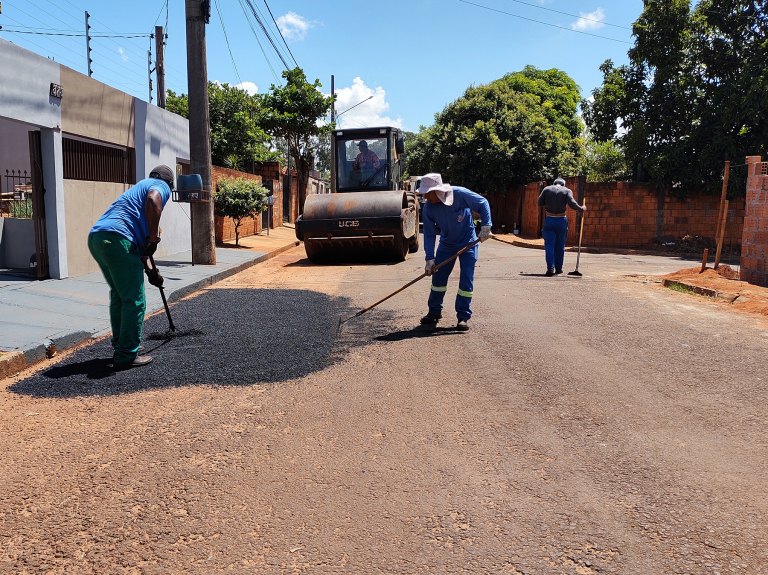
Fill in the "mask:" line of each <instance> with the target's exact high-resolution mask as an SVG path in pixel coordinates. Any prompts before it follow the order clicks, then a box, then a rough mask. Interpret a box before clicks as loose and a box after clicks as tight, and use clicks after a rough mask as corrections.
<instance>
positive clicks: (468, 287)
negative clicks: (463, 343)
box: [427, 243, 478, 321]
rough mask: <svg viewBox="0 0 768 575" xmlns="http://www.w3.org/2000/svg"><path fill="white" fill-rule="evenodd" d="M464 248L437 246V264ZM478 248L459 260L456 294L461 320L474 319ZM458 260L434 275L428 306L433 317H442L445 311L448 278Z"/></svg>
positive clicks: (457, 311) (457, 310)
mask: <svg viewBox="0 0 768 575" xmlns="http://www.w3.org/2000/svg"><path fill="white" fill-rule="evenodd" d="M462 247H463V246H458V247H450V248H447V247H444V246H443V244H442V243H440V244H439V245H438V246H437V251H436V253H435V263H436V264H439V263H440V262H443V261H445V260H446V259H448V258H449V257H451V256H452V255H454V254H455V253H456V252H458V251H459V250H460V249H461V248H462ZM477 251H478V250H477V246H476V245H475V246H473V247H471V248H470V249H468V250H467V251H466V252H464V253H463V254H461V255H460V256H459V257H458V258H457V259H458V260H459V268H460V270H461V271H460V275H459V290H458V292H457V293H456V317H457V318H458V319H459V320H464V321H466V320H468V319H469V318H470V317H472V309H471V305H472V290H473V288H474V282H475V264H476V263H477ZM455 263H456V260H453V261H451V262H450V263H448V264H446V265H445V266H443V267H442V268H440V269H439V270H437V271H436V272H435V273H434V274H432V289H431V290H430V291H429V300H428V301H427V305H428V306H429V311H430V312H431V313H432V314H433V315H442V311H443V299H444V298H445V293H446V291H448V278H449V277H450V275H451V272H452V271H453V266H454V264H455Z"/></svg>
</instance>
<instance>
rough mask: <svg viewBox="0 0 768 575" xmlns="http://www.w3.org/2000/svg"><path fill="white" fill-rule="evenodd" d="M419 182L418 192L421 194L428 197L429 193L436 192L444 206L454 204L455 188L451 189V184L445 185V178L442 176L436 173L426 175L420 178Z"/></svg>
mask: <svg viewBox="0 0 768 575" xmlns="http://www.w3.org/2000/svg"><path fill="white" fill-rule="evenodd" d="M419 180H421V181H420V182H419V187H418V189H417V190H416V191H417V192H418V193H419V194H422V195H426V194H428V193H429V192H432V191H434V192H435V193H436V194H437V197H438V199H439V200H440V201H441V202H442V203H443V204H445V205H446V206H450V205H452V204H453V188H452V187H451V184H444V183H443V177H442V176H441V175H440V174H438V173H436V172H432V173H430V174H424V175H423V176H420V177H419Z"/></svg>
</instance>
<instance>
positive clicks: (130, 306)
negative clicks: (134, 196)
mask: <svg viewBox="0 0 768 575" xmlns="http://www.w3.org/2000/svg"><path fill="white" fill-rule="evenodd" d="M88 249H89V250H90V252H91V255H92V256H93V259H95V260H96V263H98V264H99V267H100V268H101V273H103V274H104V279H105V280H107V284H108V285H109V321H110V323H111V324H112V347H113V348H114V350H115V351H114V355H113V357H112V359H113V361H114V362H115V363H117V364H125V363H131V362H132V361H133V360H134V359H135V358H136V355H137V354H138V352H139V346H140V345H141V333H142V330H143V328H144V312H145V311H146V309H147V300H146V298H145V296H144V265H143V264H142V262H141V256H140V255H139V250H138V248H137V247H136V245H134V243H133V242H131V241H130V240H128V239H126V238H124V237H123V236H121V235H120V234H116V233H113V232H94V233H92V234H90V235H89V236H88Z"/></svg>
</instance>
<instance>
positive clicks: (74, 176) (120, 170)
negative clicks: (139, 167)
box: [62, 138, 136, 184]
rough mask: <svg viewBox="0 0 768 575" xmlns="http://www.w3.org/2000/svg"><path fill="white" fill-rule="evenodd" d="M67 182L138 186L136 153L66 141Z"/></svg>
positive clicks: (80, 141) (64, 152)
mask: <svg viewBox="0 0 768 575" xmlns="http://www.w3.org/2000/svg"><path fill="white" fill-rule="evenodd" d="M62 149H63V156H64V179H65V180H86V181H89V182H114V183H117V184H135V183H136V151H135V150H134V149H133V148H119V147H115V146H106V145H103V144H96V143H93V142H85V141H83V140H75V139H73V138H63V140H62Z"/></svg>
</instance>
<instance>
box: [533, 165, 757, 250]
mask: <svg viewBox="0 0 768 575" xmlns="http://www.w3.org/2000/svg"><path fill="white" fill-rule="evenodd" d="M566 185H567V186H568V187H569V188H571V189H572V190H573V192H574V196H575V197H576V199H577V200H578V199H579V183H578V181H577V179H576V178H572V179H569V180H567V181H566ZM540 189H541V185H540V183H538V182H535V183H532V184H528V185H527V186H524V187H523V188H522V196H523V201H522V210H521V213H522V217H521V219H522V228H521V234H522V235H524V236H526V237H539V236H540V235H541V233H540V232H541V224H542V218H541V216H540V213H541V210H540V209H539V207H538V205H537V200H538V194H539V190H540ZM582 197H583V198H584V199H586V202H587V214H586V216H585V220H584V237H583V241H582V243H583V245H585V246H592V247H617V248H638V247H644V246H648V245H651V244H652V243H653V242H654V241H655V240H658V239H660V238H673V239H675V240H679V239H681V238H683V237H684V236H686V235H692V236H702V237H707V238H711V239H712V240H713V241H714V239H715V230H716V228H717V215H718V211H719V209H720V197H719V196H708V195H707V196H705V195H693V196H690V197H688V198H687V199H685V200H679V199H677V198H676V197H675V196H674V194H672V193H670V192H669V191H666V192H658V191H657V190H656V189H655V188H653V187H652V186H650V185H648V184H644V183H638V182H606V183H601V182H587V183H585V184H584V185H583V196H582ZM568 223H569V231H568V243H569V244H570V245H573V244H575V243H576V242H578V227H577V225H578V224H577V214H576V211H575V210H571V209H569V210H568ZM743 225H744V198H741V197H740V198H736V199H734V200H733V201H731V202H730V205H729V209H728V221H727V224H726V229H725V236H724V243H725V244H728V245H731V244H739V243H740V242H741V239H742V227H743Z"/></svg>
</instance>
